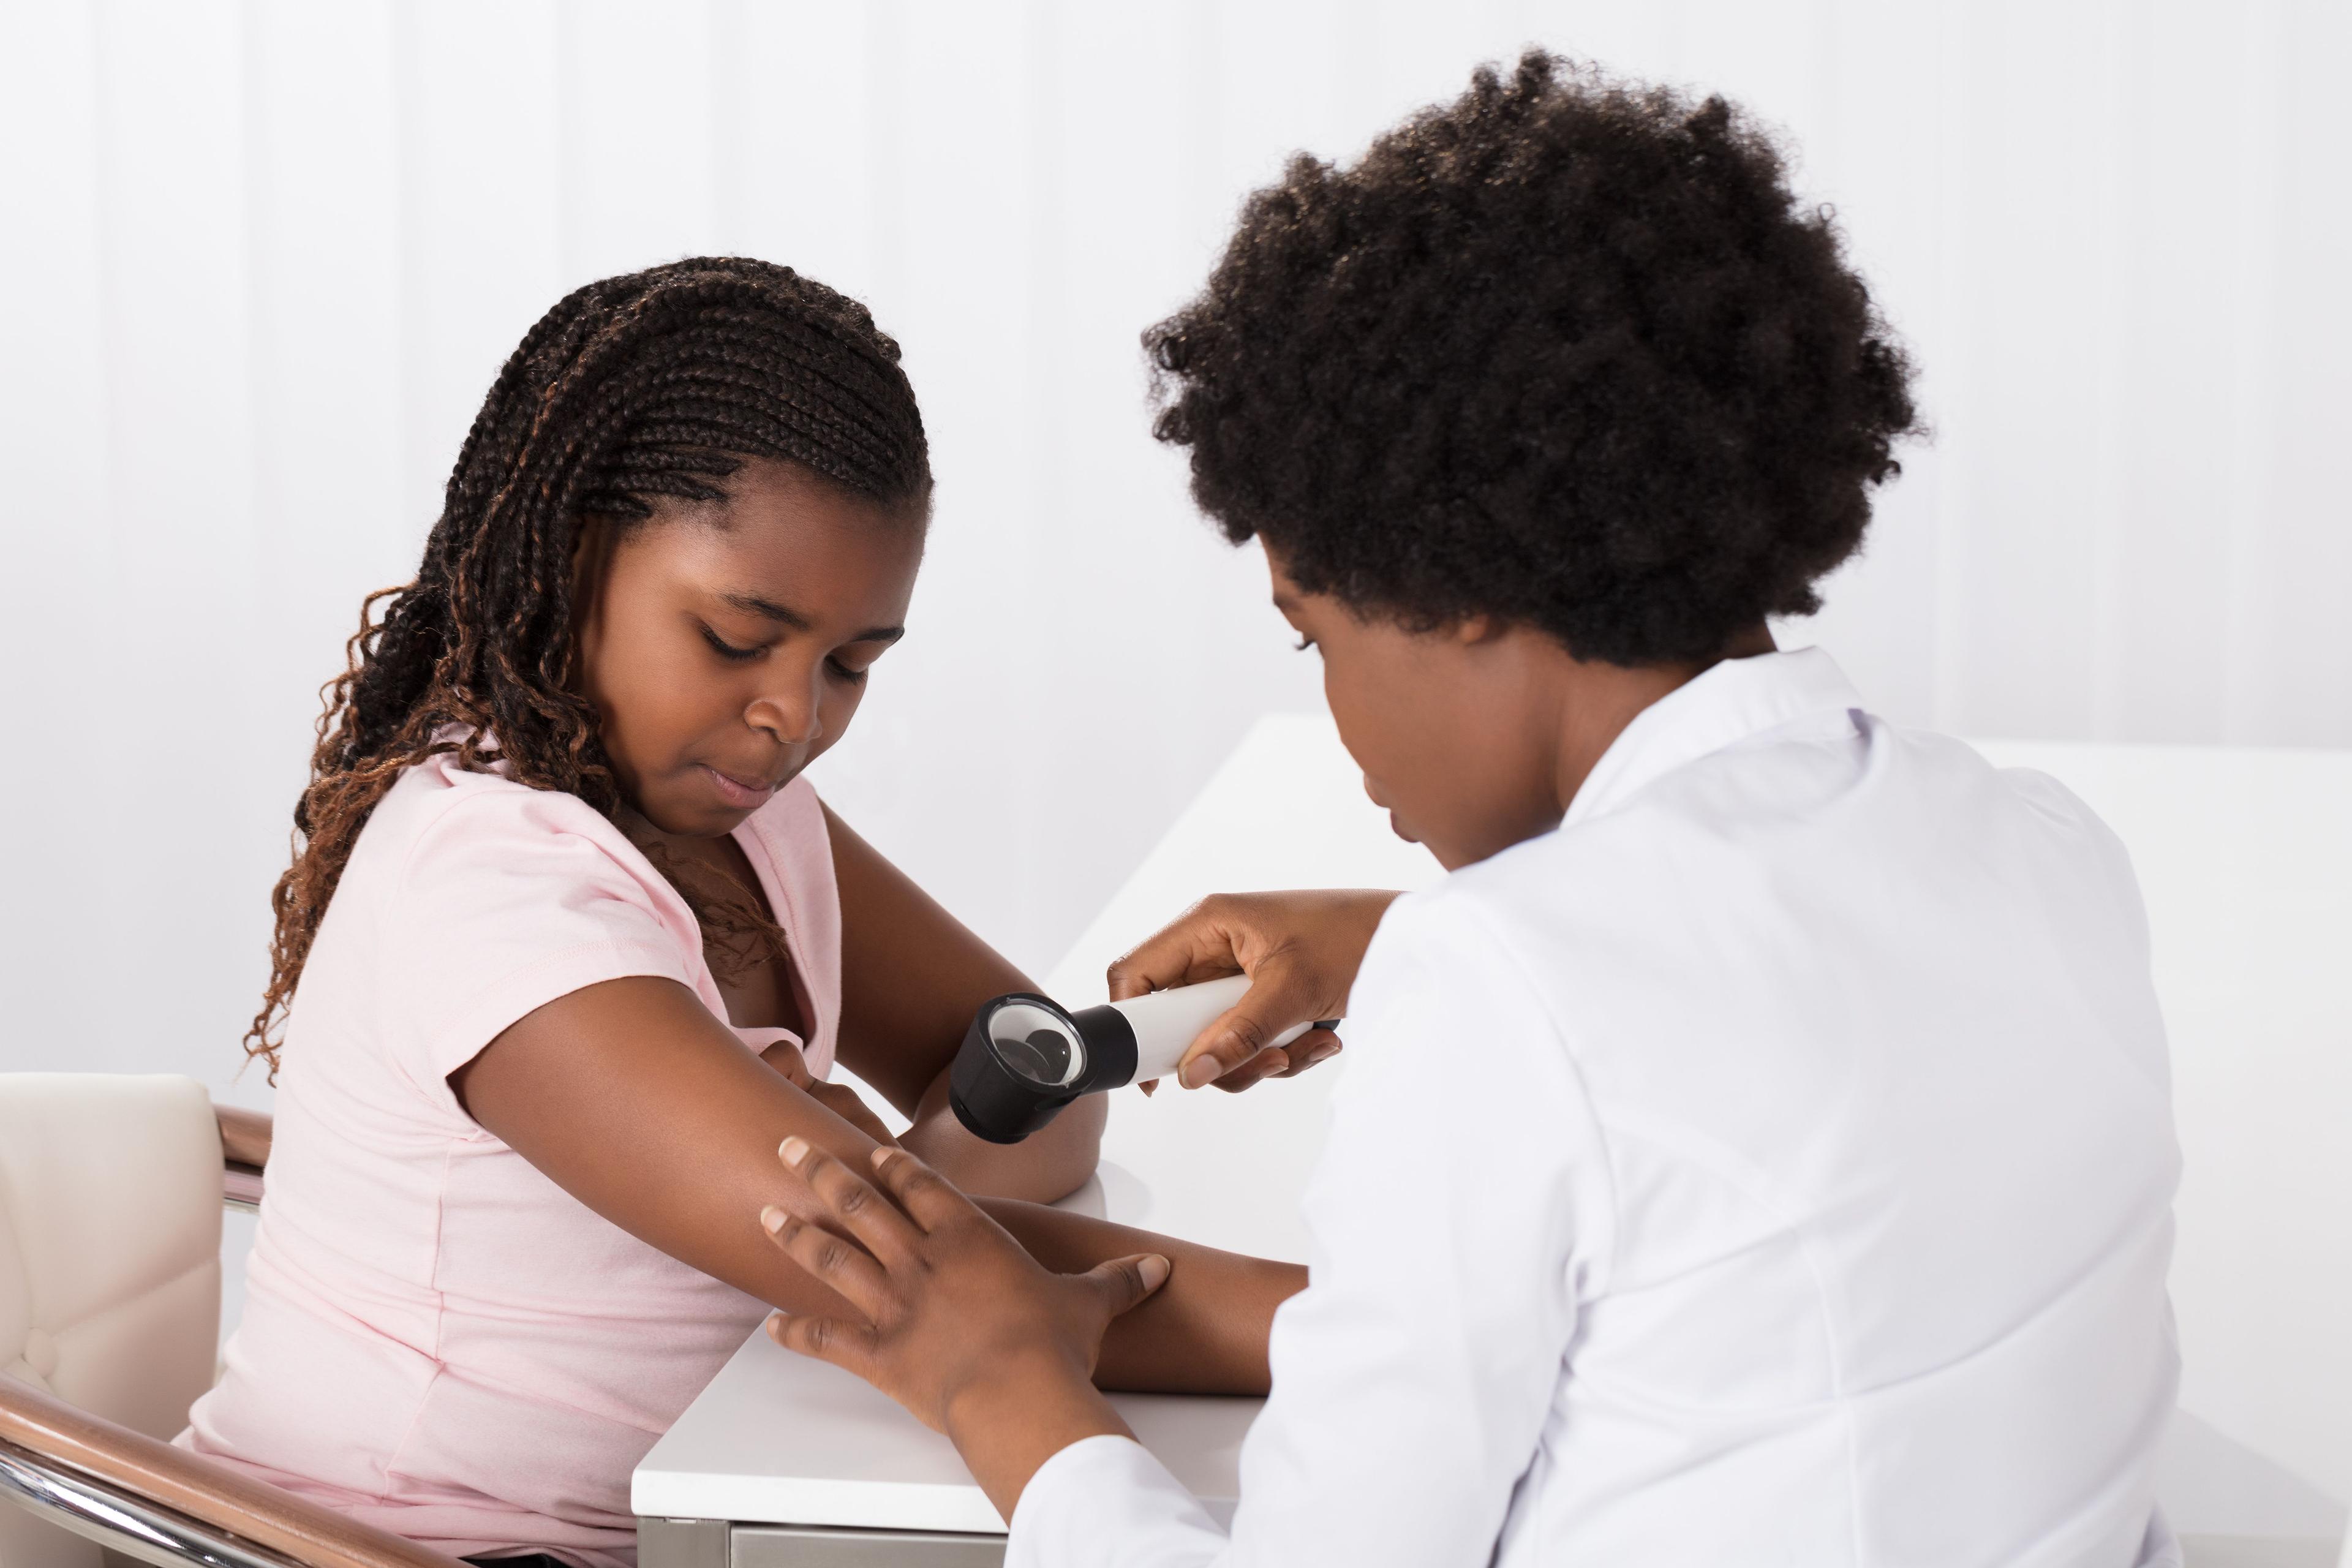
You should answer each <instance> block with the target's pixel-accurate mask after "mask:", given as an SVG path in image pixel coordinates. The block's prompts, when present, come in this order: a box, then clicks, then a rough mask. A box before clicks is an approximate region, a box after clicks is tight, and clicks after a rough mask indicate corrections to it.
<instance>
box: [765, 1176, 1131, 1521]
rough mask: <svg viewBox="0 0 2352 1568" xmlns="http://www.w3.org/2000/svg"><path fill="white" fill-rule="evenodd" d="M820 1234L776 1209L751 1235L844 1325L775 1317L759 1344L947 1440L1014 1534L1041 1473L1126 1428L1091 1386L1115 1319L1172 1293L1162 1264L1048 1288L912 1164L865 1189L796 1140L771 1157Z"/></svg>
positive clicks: (1110, 1267) (982, 1220) (1123, 1267)
mask: <svg viewBox="0 0 2352 1568" xmlns="http://www.w3.org/2000/svg"><path fill="white" fill-rule="evenodd" d="M778 1152H779V1153H780V1154H781V1156H782V1159H783V1162H784V1164H785V1165H786V1167H788V1168H789V1169H790V1170H791V1171H792V1173H793V1174H794V1175H795V1176H796V1177H798V1178H799V1179H800V1181H801V1182H802V1183H803V1184H805V1185H806V1186H807V1188H808V1190H809V1192H810V1193H811V1194H813V1195H814V1197H815V1199H816V1203H817V1209H818V1213H819V1214H820V1215H821V1216H822V1219H823V1221H824V1223H823V1224H821V1225H815V1224H811V1223H809V1222H807V1221H805V1220H802V1219H798V1218H795V1217H794V1216H793V1215H791V1214H788V1213H786V1212H785V1211H784V1210H783V1209H781V1208H777V1207H774V1206H771V1207H769V1208H766V1209H764V1210H762V1211H761V1215H760V1224H761V1226H762V1227H763V1228H764V1229H765V1230H766V1231H767V1233H768V1235H769V1237H770V1238H771V1239H772V1240H773V1241H774V1243H775V1244H776V1245H777V1246H778V1247H782V1249H783V1251H784V1253H785V1254H786V1255H787V1256H788V1257H790V1258H792V1259H793V1261H794V1262H795V1263H798V1264H799V1265H800V1266H801V1267H802V1268H805V1269H807V1270H808V1271H809V1272H810V1273H811V1274H812V1275H814V1276H815V1278H816V1279H819V1280H820V1281H822V1282H823V1283H824V1284H825V1285H828V1286H830V1287H831V1288H832V1289H834V1291H835V1293H836V1294H838V1295H839V1296H840V1297H841V1298H842V1299H843V1300H845V1301H847V1302H848V1303H849V1304H850V1305H851V1307H853V1308H854V1309H856V1314H857V1315H856V1317H854V1318H829V1317H816V1316H806V1315H803V1316H793V1315H791V1314H787V1313H778V1314H777V1315H776V1316H774V1317H772V1318H771V1319H769V1321H768V1332H769V1333H770V1334H771V1335H772V1337H773V1338H774V1339H775V1340H776V1342H778V1343H779V1344H782V1345H783V1346H784V1347H785V1348H787V1349H789V1350H793V1351H797V1352H800V1353H801V1354H803V1355H807V1356H814V1357H815V1358H816V1359H817V1360H820V1361H827V1362H831V1363H833V1364H834V1365H835V1366H838V1367H842V1368H844V1369H845V1370H847V1371H849V1372H853V1373H856V1374H857V1375H858V1376H860V1377H862V1378H864V1379H865V1380H866V1382H868V1383H870V1384H873V1385H874V1386H875V1387H877V1388H878V1389H880V1390H881V1391H882V1392H883V1393H885V1394H888V1395H889V1396H890V1397H891V1398H893V1399H895V1400H897V1401H898V1403H899V1404H900V1405H905V1406H906V1407H907V1409H908V1411H909V1412H910V1413H911V1414H912V1415H914V1416H915V1418H916V1419H917V1420H919V1421H920V1422H922V1423H923V1424H924V1425H925V1426H929V1427H931V1428H932V1429H933V1430H935V1431H939V1432H944V1433H945V1434H947V1436H949V1438H950V1439H951V1440H952V1441H953V1442H954V1443H955V1445H956V1447H957V1448H958V1450H959V1451H961V1453H962V1454H963V1456H964V1461H965V1463H966V1464H968V1465H970V1466H971V1469H972V1473H973V1475H974V1476H975V1477H977V1478H978V1479H979V1480H980V1482H981V1484H982V1488H983V1489H986V1490H987V1492H988V1494H989V1498H990V1500H991V1501H992V1502H994V1503H995V1504H996V1506H997V1508H998V1510H999V1511H1000V1512H1002V1513H1003V1515H1004V1516H1005V1517H1006V1518H1008V1519H1010V1518H1011V1517H1012V1514H1013V1503H1014V1502H1016V1501H1017V1500H1019V1498H1020V1495H1021V1489H1022V1488H1024V1487H1025V1486H1026V1485H1028V1481H1029V1478H1030V1476H1032V1475H1034V1473H1035V1471H1036V1468H1037V1467H1038V1466H1039V1465H1041V1464H1043V1463H1045V1460H1046V1459H1048V1458H1052V1457H1053V1456H1054V1455H1055V1453H1058V1452H1059V1451H1060V1450H1061V1449H1062V1448H1063V1447H1066V1446H1067V1445H1068V1444H1070V1443H1074V1442H1076V1441H1078V1440H1079V1439H1080V1438H1082V1437H1087V1436H1097V1435H1098V1434H1103V1433H1116V1434H1120V1435H1129V1434H1128V1430H1127V1426H1126V1424H1125V1423H1124V1422H1122V1421H1121V1420H1120V1419H1119V1417H1118V1413H1117V1412H1116V1411H1114V1410H1112V1409H1111V1407H1110V1405H1109V1404H1108V1402H1107V1401H1106V1400H1104V1398H1103V1397H1102V1395H1101V1394H1099V1393H1097V1391H1096V1389H1095V1386H1094V1382H1093V1377H1094V1368H1095V1360H1096V1357H1097V1354H1098V1353H1099V1352H1100V1351H1101V1348H1102V1338H1103V1331H1104V1330H1105V1329H1107V1328H1108V1327H1109V1325H1110V1321H1111V1320H1112V1319H1114V1318H1116V1317H1118V1315H1119V1314H1120V1313H1122V1312H1124V1311H1126V1310H1129V1308H1131V1307H1133V1306H1135V1305H1136V1304H1137V1303H1139V1302H1140V1301H1142V1300H1144V1299H1145V1298H1146V1297H1148V1296H1150V1294H1151V1293H1152V1292H1153V1291H1154V1290H1157V1289H1159V1288H1160V1285H1161V1284H1162V1283H1164V1282H1165V1281H1166V1279H1167V1278H1168V1273H1169V1263H1168V1259H1166V1258H1161V1257H1160V1256H1158V1255H1156V1254H1150V1255H1139V1256H1136V1257H1130V1258H1114V1259H1112V1260H1111V1261H1109V1262H1108V1263H1102V1264H1097V1266H1096V1267H1094V1268H1090V1269H1088V1270H1087V1272H1086V1273H1084V1274H1055V1273H1053V1272H1051V1271H1049V1270H1047V1269H1045V1268H1043V1267H1041V1266H1040V1265H1039V1264H1038V1263H1037V1262H1036V1261H1035V1260H1034V1259H1033V1258H1031V1257H1030V1256H1029V1254H1028V1253H1026V1252H1025V1251H1024V1250H1022V1247H1021V1246H1020V1244H1019V1243H1017V1242H1015V1241H1014V1240H1013V1238H1012V1237H1010V1236H1008V1235H1006V1234H1005V1232H1004V1231H1003V1229H1002V1228H1001V1227H999V1226H998V1225H997V1224H996V1222H995V1221H993V1220H992V1219H990V1218H989V1217H988V1216H987V1215H984V1214H982V1212H981V1211H980V1210H979V1209H978V1208H977V1207H975V1206H974V1205H972V1203H971V1200H970V1199H969V1198H966V1197H965V1196H964V1195H963V1194H961V1193H959V1192H958V1191H956V1190H955V1188H953V1187H951V1186H950V1185H949V1184H947V1183H946V1182H944V1181H942V1180H941V1179H940V1177H939V1176H937V1175H935V1174H933V1173H931V1171H930V1170H929V1167H927V1166H926V1165H924V1163H922V1162H921V1161H919V1160H918V1159H916V1158H915V1157H914V1156H913V1155H912V1154H909V1153H908V1152H905V1151H904V1150H900V1149H877V1150H876V1151H875V1152H874V1158H873V1167H874V1172H875V1180H876V1182H877V1183H878V1184H879V1189H880V1190H878V1191H877V1187H876V1185H875V1184H869V1183H868V1182H867V1181H866V1180H865V1179H864V1178H863V1177H861V1176H860V1175H859V1174H858V1173H856V1172H855V1171H853V1170H852V1169H850V1167H849V1166H847V1165H845V1164H844V1163H842V1162H841V1161H839V1160H837V1159H835V1157H834V1156H832V1155H831V1154H828V1153H826V1152H824V1151H823V1150H821V1149H817V1148H814V1147H813V1146H812V1145H810V1144H809V1143H808V1142H806V1141H804V1140H803V1139H800V1138H787V1139H785V1140H784V1142H783V1145H782V1149H781V1150H779V1151H778Z"/></svg>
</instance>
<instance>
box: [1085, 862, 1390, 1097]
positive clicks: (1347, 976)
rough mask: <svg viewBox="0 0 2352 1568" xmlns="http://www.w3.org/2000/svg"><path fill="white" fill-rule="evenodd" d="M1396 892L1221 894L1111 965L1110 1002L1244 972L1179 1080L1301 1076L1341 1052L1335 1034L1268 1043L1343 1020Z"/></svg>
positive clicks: (1246, 1082) (1233, 1085)
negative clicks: (1242, 988)
mask: <svg viewBox="0 0 2352 1568" xmlns="http://www.w3.org/2000/svg"><path fill="white" fill-rule="evenodd" d="M1399 897H1400V895H1399V894H1397V893H1394V892H1391V891H1388V890H1385V889H1367V888H1348V889H1321V890H1316V891H1301V892H1288V893H1218V894H1216V895H1214V896H1213V897H1211V898H1206V899H1203V900H1201V901H1200V902H1199V903H1197V904H1194V905H1193V906H1192V908H1191V909H1189V910H1185V911H1184V913H1183V914H1182V915H1181V916H1180V917H1178V918H1177V919H1176V920H1175V921H1172V922H1171V923H1170V924H1169V925H1167V926H1165V927H1163V928H1162V929H1161V930H1160V932H1159V934H1157V935H1155V936H1153V937H1151V938H1150V939H1149V940H1147V941H1146V942H1143V943H1142V945H1140V946H1139V947H1137V948H1136V949H1134V950H1133V951H1132V952H1129V953H1128V955H1127V956H1126V957H1124V958H1122V959H1120V960H1119V961H1118V963H1114V964H1112V965H1111V966H1110V974H1109V980H1110V994H1111V1000H1113V1001H1114V1002H1123V1001H1125V1000H1127V999H1128V998H1129V997H1130V996H1140V995H1142V994H1144V993H1145V992H1147V991H1164V990H1167V989H1168V988H1169V987H1171V986H1175V985H1191V984H1195V983H1197V982H1200V981H1203V980H1214V979H1217V978H1219V977H1220V976H1222V975H1227V974H1235V973H1241V974H1246V975H1248V976H1249V977H1250V988H1249V990H1248V992H1247V993H1246V994H1244V996H1243V997H1242V999H1241V1000H1240V1001H1239V1002H1237V1003H1235V1004H1234V1005H1233V1007H1232V1008H1231V1009H1230V1010H1229V1011H1227V1012H1226V1013H1225V1014H1224V1016H1222V1017H1220V1018H1218V1019H1217V1020H1216V1021H1215V1022H1214V1023H1212V1024H1211V1025H1210V1026H1208V1027H1207V1028H1205V1029H1203V1030H1202V1031H1201V1036H1200V1038H1198V1039H1197V1040H1195V1041H1193V1043H1192V1049H1191V1051H1190V1052H1188V1053H1187V1054H1186V1056H1185V1058H1184V1063H1183V1066H1182V1067H1181V1068H1179V1069H1178V1071H1177V1075H1176V1081H1177V1082H1179V1083H1181V1084H1182V1085H1183V1086H1184V1087H1185V1088H1187V1089H1198V1088H1200V1087H1201V1086H1202V1084H1206V1083H1214V1084H1215V1085H1216V1086H1217V1087H1218V1088H1219V1089H1230V1090H1234V1091H1238V1090H1241V1089H1247V1088H1249V1087H1250V1086H1251V1085H1252V1084H1254V1083H1256V1082H1257V1081H1259V1080H1260V1079H1267V1078H1295V1077H1297V1075H1298V1074H1300V1073H1302V1072H1305V1071H1306V1070H1307V1068H1311V1067H1313V1066H1315V1065H1316V1064H1317V1063H1318V1062H1322V1061H1328V1060H1329V1059H1330V1058H1333V1057H1335V1056H1337V1055H1339V1036H1337V1035H1335V1034H1333V1033H1332V1032H1331V1031H1330V1030H1328V1029H1309V1030H1308V1031H1307V1033H1306V1034H1304V1035H1301V1036H1299V1037H1298V1038H1297V1039H1295V1040H1293V1041H1291V1042H1290V1044H1289V1045H1287V1046H1269V1045H1267V1044H1266V1042H1267V1041H1268V1040H1271V1039H1273V1038H1274V1037H1276V1035H1279V1034H1281V1033H1282V1032H1283V1031H1284V1030H1285V1029H1287V1028H1290V1027H1291V1026H1294V1025H1297V1024H1307V1023H1312V1022H1313V1021H1314V1020H1316V1019H1318V1018H1339V1017H1344V1016H1346V1015H1347V1011H1348V993H1349V989H1351V988H1352V987H1353V986H1354V984H1355V983H1356V971H1357V970H1358V969H1359V968H1360V967H1361V966H1362V964H1363V962H1364V950H1365V949H1366V948H1367V947H1369V946H1370V945H1371V941H1372V932H1373V931H1374V930H1375V929H1377V928H1378V927H1379V925H1380V923H1381V916H1382V915H1384V914H1386V913H1387V912H1388V907H1389V906H1390V905H1391V904H1392V903H1394V902H1395V901H1396V900H1397V899H1398V898H1399Z"/></svg>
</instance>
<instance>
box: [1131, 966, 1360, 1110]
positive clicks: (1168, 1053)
mask: <svg viewBox="0 0 2352 1568" xmlns="http://www.w3.org/2000/svg"><path fill="white" fill-rule="evenodd" d="M1249 987H1250V982H1249V976H1248V975H1246V974H1230V975H1227V976H1226V977H1225V978H1224V979H1223V980H1203V981H1202V982H1201V983H1200V984H1197V985H1179V986H1177V987H1175V988H1174V989H1172V990H1169V991H1147V992H1145V993H1144V994H1142V995H1140V996H1130V997H1129V998H1128V999H1127V1000H1126V1001H1124V1002H1114V1003H1112V1004H1111V1005H1112V1006H1114V1007H1116V1008H1118V1010H1119V1011H1120V1012H1122V1013H1124V1014H1126V1015H1127V1023H1128V1027H1129V1028H1131V1029H1133V1030H1134V1031H1135V1078H1134V1079H1133V1081H1134V1082H1136V1083H1143V1082H1146V1081H1148V1080H1149V1079H1155V1078H1173V1077H1175V1076H1176V1064H1177V1063H1179V1062H1181V1061H1182V1060H1183V1059H1184V1053H1185V1052H1186V1051H1187V1050H1189V1049H1190V1048H1192V1042H1193V1041H1194V1040H1195V1039H1197V1038H1199V1037H1200V1034H1201V1031H1202V1030H1203V1029H1205V1028H1207V1027H1208V1026H1210V1025H1211V1024H1213V1023H1215V1022H1216V1021H1217V1018H1218V1016H1219V1015H1221V1014H1223V1012H1224V1011H1225V1009H1226V1008H1228V1007H1230V1006H1232V1005H1234V1003H1236V1002H1238V1001H1240V1000H1241V999H1242V996H1243V994H1244V993H1246V992H1247V991H1248V990H1249ZM1313 1027H1314V1025H1313V1024H1300V1025H1298V1026H1297V1027H1295V1028H1289V1029H1285V1030H1284V1031H1283V1032H1282V1033H1280V1034H1279V1035H1276V1037H1274V1038H1273V1040H1272V1041H1270V1042H1269V1043H1270V1044H1273V1045H1277V1046H1286V1045H1288V1044H1289V1043H1290V1042H1291V1041H1293V1040H1295V1039H1297V1037H1299V1036H1301V1035H1303V1034H1305V1033H1306V1032H1307V1030H1309V1029H1311V1028H1313Z"/></svg>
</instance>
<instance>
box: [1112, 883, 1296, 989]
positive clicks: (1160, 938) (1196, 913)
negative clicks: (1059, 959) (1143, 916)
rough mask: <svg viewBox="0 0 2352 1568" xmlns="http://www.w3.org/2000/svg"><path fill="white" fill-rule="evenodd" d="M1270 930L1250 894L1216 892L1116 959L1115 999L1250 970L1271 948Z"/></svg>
mask: <svg viewBox="0 0 2352 1568" xmlns="http://www.w3.org/2000/svg"><path fill="white" fill-rule="evenodd" d="M1264 931H1265V928H1264V924H1263V922H1262V921H1258V920H1255V919H1254V918H1253V916H1252V906H1251V903H1250V900H1248V899H1247V898H1245V897H1244V896H1242V895H1239V894H1234V893H1212V894H1210V895H1209V896H1208V897H1207V898H1205V899H1202V900H1201V901H1200V902H1199V903H1197V904H1194V905H1193V906H1192V908H1191V909H1189V910H1185V911H1184V912H1183V913H1182V914H1181V915H1178V916H1177V917H1176V918H1175V919H1174V920H1172V921H1169V922H1168V923H1167V924H1166V925H1164V926H1161V927H1160V929H1159V930H1158V931H1154V932H1152V933H1151V934H1150V936H1148V937H1146V938H1144V939H1143V940H1142V941H1141V942H1138V943H1136V945H1135V946H1133V947H1131V948H1129V950H1128V951H1127V952H1125V953H1124V954H1122V955H1121V956H1120V957H1119V958H1118V959H1117V960H1115V961H1114V962H1113V963H1112V964H1111V966H1110V968H1109V969H1108V971H1106V972H1105V973H1104V979H1105V980H1106V981H1107V982H1108V984H1109V986H1110V996H1111V1000H1112V1001H1114V1002H1124V1001H1126V1000H1128V999H1129V997H1133V996H1140V995H1142V994H1144V993H1145V992H1147V991H1166V990H1168V989H1170V988H1171V987H1172V986H1177V985H1195V984H1199V983H1200V982H1202V981H1203V980H1215V979H1219V978H1221V977H1223V976H1224V975H1227V974H1239V973H1244V972H1247V971H1249V970H1250V969H1251V968H1252V966H1253V965H1254V964H1255V962H1256V961H1257V960H1258V959H1260V958H1261V957H1262V956H1264V954H1265V950H1266V947H1267V945H1268V944H1267V943H1266V942H1265V937H1264Z"/></svg>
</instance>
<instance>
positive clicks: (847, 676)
mask: <svg viewBox="0 0 2352 1568" xmlns="http://www.w3.org/2000/svg"><path fill="white" fill-rule="evenodd" d="M824 668H826V669H827V670H829V671H831V672H832V675H833V678H834V679H835V680H838V681H840V682H841V683H842V684H843V685H845V686H855V685H856V684H857V683H858V682H859V681H861V680H864V679H866V672H865V671H864V670H862V669H852V668H849V666H847V665H845V664H844V663H842V662H841V660H839V659H837V658H828V659H826V660H825V661H824Z"/></svg>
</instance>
